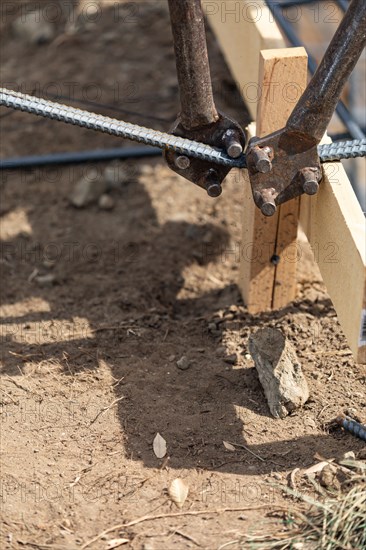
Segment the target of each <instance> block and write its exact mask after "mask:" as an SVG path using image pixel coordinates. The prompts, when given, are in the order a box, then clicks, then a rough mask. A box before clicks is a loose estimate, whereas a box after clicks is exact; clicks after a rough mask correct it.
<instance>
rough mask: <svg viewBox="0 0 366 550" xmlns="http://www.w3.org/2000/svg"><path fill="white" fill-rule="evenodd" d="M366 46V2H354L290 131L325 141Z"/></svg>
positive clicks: (290, 121) (291, 120)
mask: <svg viewBox="0 0 366 550" xmlns="http://www.w3.org/2000/svg"><path fill="white" fill-rule="evenodd" d="M365 44H366V0H352V2H351V4H350V6H349V8H348V10H347V12H346V14H345V15H344V17H343V19H342V21H341V24H340V26H339V27H338V29H337V31H336V33H335V35H334V37H333V39H332V41H331V43H330V45H329V47H328V49H327V51H326V52H325V54H324V57H323V60H322V62H321V63H320V65H319V67H318V69H317V71H316V73H315V74H314V76H313V78H312V80H311V81H310V83H309V85H308V87H307V88H306V90H305V92H304V93H303V95H302V96H301V98H300V100H299V102H298V103H297V105H296V107H295V108H294V110H293V112H292V114H291V115H290V117H289V119H288V121H287V125H286V127H287V129H289V130H293V131H296V132H300V133H302V134H307V135H308V136H310V137H312V138H314V140H315V143H319V141H320V140H321V139H322V137H323V135H324V133H325V131H326V129H327V126H328V124H329V122H330V119H331V118H332V115H333V113H334V110H335V108H336V105H337V102H338V100H339V97H340V95H341V92H342V89H343V86H344V85H345V83H346V81H347V79H348V77H349V76H350V74H351V72H352V70H353V69H354V67H355V65H356V63H357V61H358V59H359V57H360V55H361V53H362V50H363V48H364V47H365Z"/></svg>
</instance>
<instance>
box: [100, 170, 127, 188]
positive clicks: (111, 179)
mask: <svg viewBox="0 0 366 550" xmlns="http://www.w3.org/2000/svg"><path fill="white" fill-rule="evenodd" d="M104 179H105V182H106V184H107V188H108V189H119V188H120V187H122V186H123V185H125V184H127V183H128V182H129V180H130V176H129V174H128V172H127V170H126V168H125V167H124V166H122V165H121V164H111V165H110V166H107V168H106V169H105V170H104Z"/></svg>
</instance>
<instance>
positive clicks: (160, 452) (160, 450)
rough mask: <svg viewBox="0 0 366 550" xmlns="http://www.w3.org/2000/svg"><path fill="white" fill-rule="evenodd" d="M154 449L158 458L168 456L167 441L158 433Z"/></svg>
mask: <svg viewBox="0 0 366 550" xmlns="http://www.w3.org/2000/svg"><path fill="white" fill-rule="evenodd" d="M153 449H154V453H155V455H156V456H157V457H158V458H164V456H165V455H166V441H165V439H164V438H163V437H161V435H160V434H159V433H157V434H156V436H155V438H154V441H153Z"/></svg>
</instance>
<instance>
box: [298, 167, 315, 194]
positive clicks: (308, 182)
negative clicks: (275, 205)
mask: <svg viewBox="0 0 366 550" xmlns="http://www.w3.org/2000/svg"><path fill="white" fill-rule="evenodd" d="M300 174H301V179H302V188H303V190H304V192H305V193H306V194H307V195H315V194H316V193H317V191H318V189H319V183H318V176H319V170H318V168H309V167H307V168H303V169H302V170H300Z"/></svg>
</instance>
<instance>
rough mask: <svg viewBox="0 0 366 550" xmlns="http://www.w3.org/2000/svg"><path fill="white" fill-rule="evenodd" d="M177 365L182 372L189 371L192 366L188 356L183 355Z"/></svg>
mask: <svg viewBox="0 0 366 550" xmlns="http://www.w3.org/2000/svg"><path fill="white" fill-rule="evenodd" d="M176 364H177V367H178V369H180V370H187V369H189V367H190V366H191V362H190V360H189V359H188V357H187V356H186V355H183V356H182V357H181V358H180V359H179V360H178V361H177V363H176Z"/></svg>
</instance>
